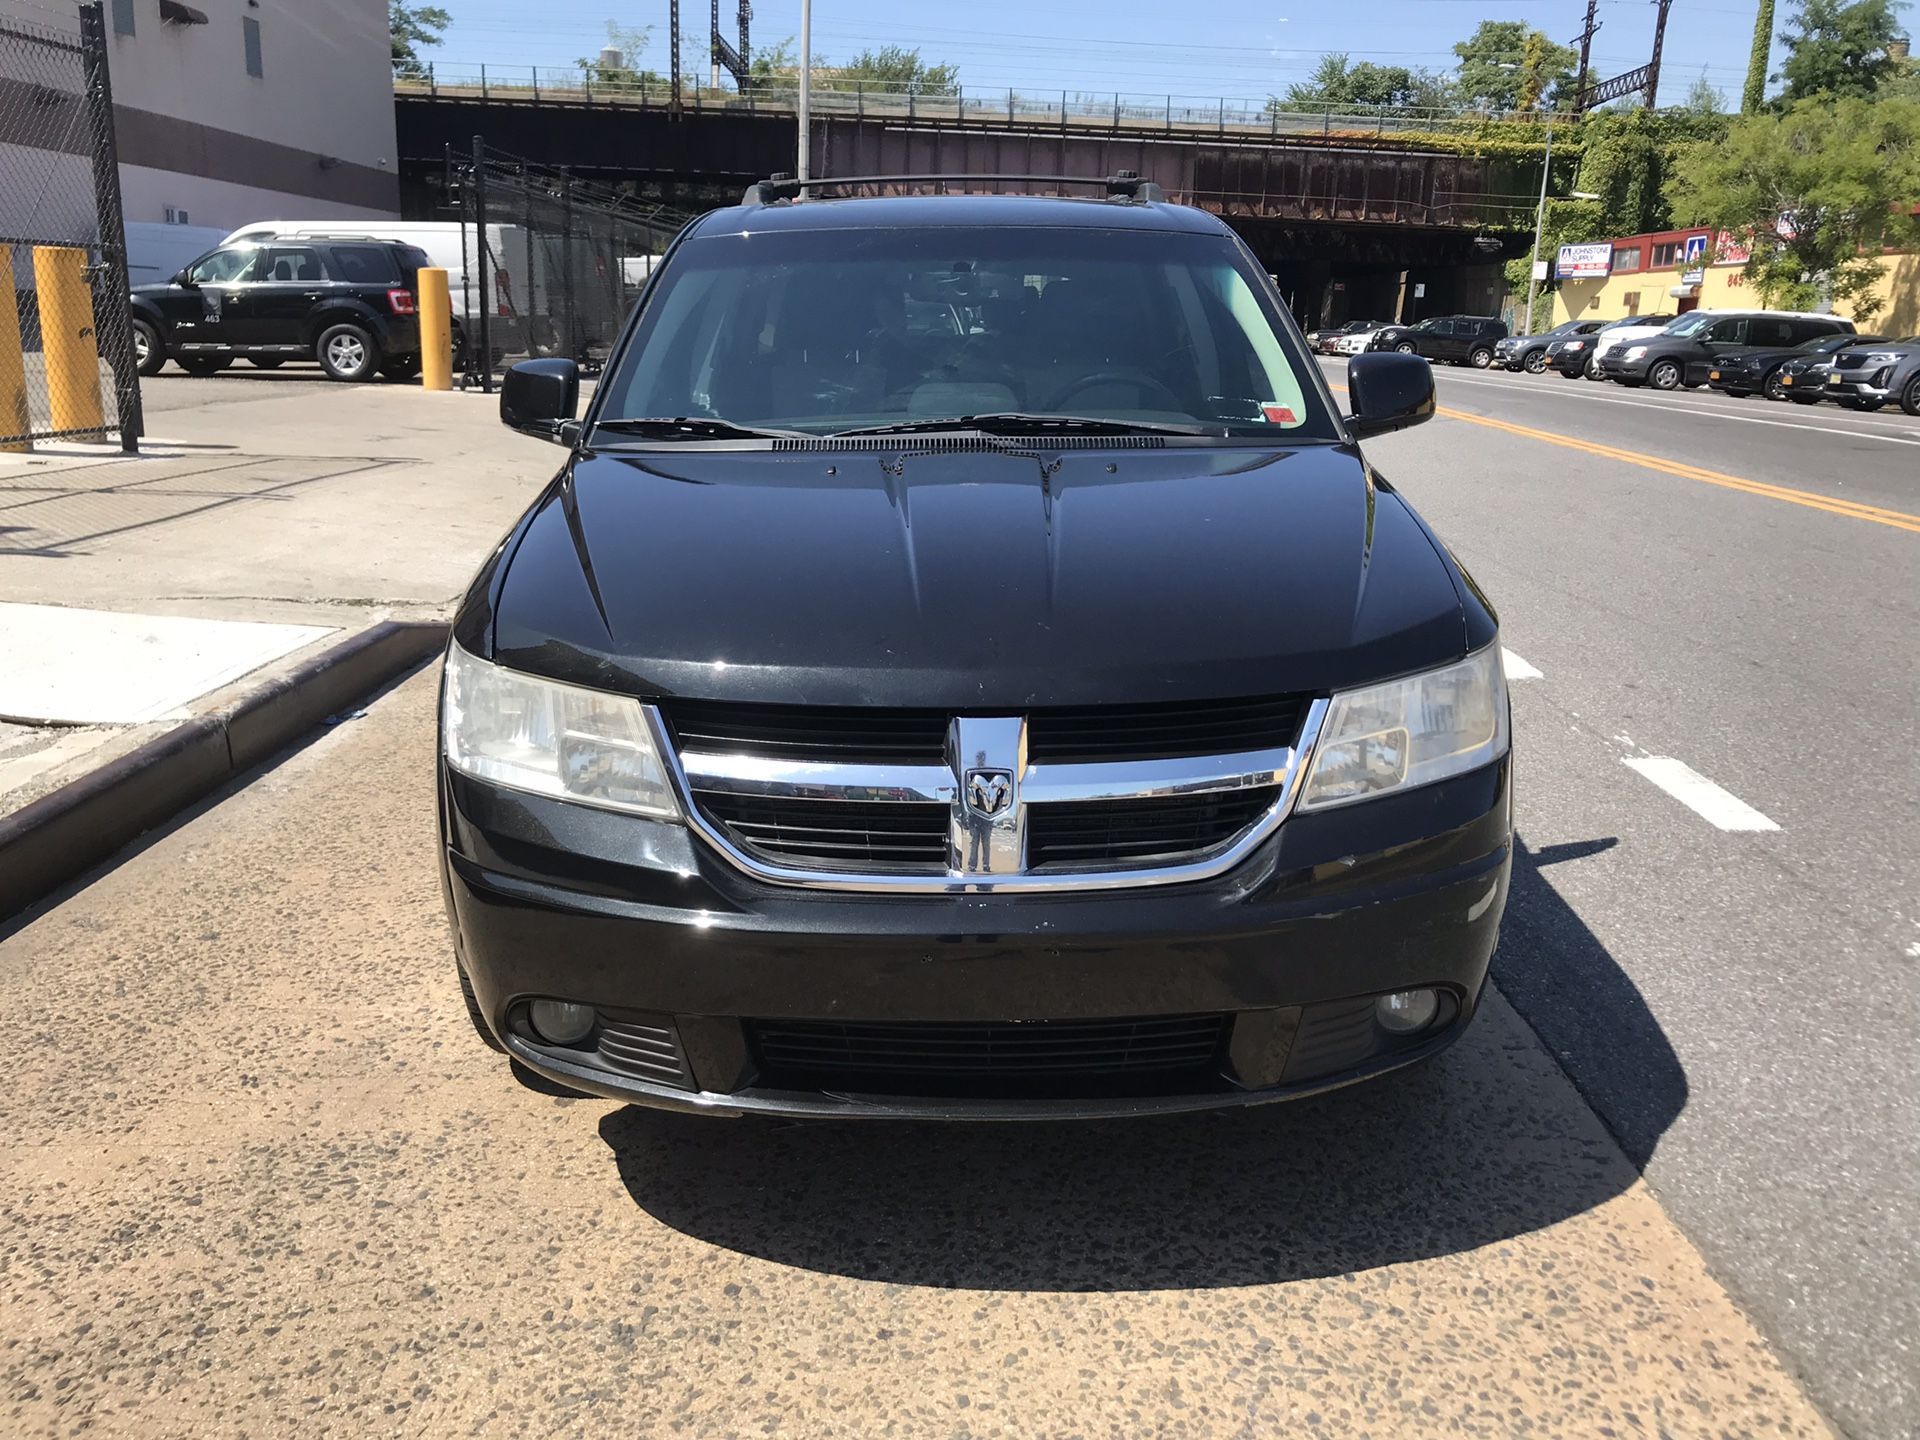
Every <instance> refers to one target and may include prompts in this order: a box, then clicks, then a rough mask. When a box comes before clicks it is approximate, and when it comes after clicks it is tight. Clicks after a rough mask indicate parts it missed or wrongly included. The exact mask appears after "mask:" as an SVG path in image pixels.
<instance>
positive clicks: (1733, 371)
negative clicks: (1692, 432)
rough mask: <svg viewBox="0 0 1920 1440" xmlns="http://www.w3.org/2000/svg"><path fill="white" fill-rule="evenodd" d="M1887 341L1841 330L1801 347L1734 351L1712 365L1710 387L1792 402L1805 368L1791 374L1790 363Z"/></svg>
mask: <svg viewBox="0 0 1920 1440" xmlns="http://www.w3.org/2000/svg"><path fill="white" fill-rule="evenodd" d="M1886 338H1887V337H1886V336H1885V335H1851V334H1848V333H1847V332H1846V331H1844V330H1840V331H1836V332H1834V333H1833V334H1831V335H1816V336H1814V337H1813V338H1812V339H1811V340H1802V341H1801V342H1800V343H1799V344H1798V345H1789V346H1785V347H1782V346H1778V345H1763V346H1760V347H1759V348H1757V349H1749V350H1745V351H1738V352H1732V353H1729V354H1727V355H1725V356H1722V357H1719V358H1716V359H1715V360H1713V361H1711V362H1709V364H1708V365H1707V384H1708V386H1710V387H1711V388H1712V389H1715V390H1722V391H1725V392H1726V393H1727V394H1729V395H1756V394H1757V395H1765V396H1766V397H1767V399H1769V400H1790V399H1792V398H1793V387H1794V385H1795V384H1796V383H1797V382H1798V381H1799V378H1800V375H1801V373H1802V370H1803V369H1804V368H1805V367H1801V369H1796V370H1794V371H1792V372H1789V371H1788V370H1787V366H1788V365H1789V364H1790V363H1791V362H1793V361H1796V360H1810V361H1812V362H1813V363H1815V364H1818V363H1820V362H1821V361H1823V360H1825V359H1827V358H1829V357H1830V356H1832V355H1833V354H1834V353H1835V352H1837V351H1840V350H1846V349H1848V348H1850V347H1852V346H1855V345H1872V344H1876V343H1878V342H1879V341H1882V340H1885V339H1886Z"/></svg>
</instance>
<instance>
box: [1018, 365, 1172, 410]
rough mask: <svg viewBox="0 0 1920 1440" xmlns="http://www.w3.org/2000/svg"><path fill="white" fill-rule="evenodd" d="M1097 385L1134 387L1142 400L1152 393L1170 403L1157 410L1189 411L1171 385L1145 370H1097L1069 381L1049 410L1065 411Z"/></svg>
mask: <svg viewBox="0 0 1920 1440" xmlns="http://www.w3.org/2000/svg"><path fill="white" fill-rule="evenodd" d="M1096 385H1132V386H1133V387H1135V388H1136V389H1138V390H1139V391H1140V392H1141V395H1142V398H1145V396H1146V392H1148V391H1152V392H1154V394H1155V396H1156V397H1157V398H1159V399H1163V400H1166V401H1167V402H1168V403H1167V404H1166V405H1164V406H1161V407H1157V408H1161V409H1166V410H1178V411H1180V412H1182V413H1185V411H1186V409H1187V405H1186V402H1185V401H1183V400H1182V399H1181V398H1180V397H1179V396H1178V395H1176V394H1175V393H1174V391H1173V387H1172V386H1171V385H1168V384H1167V383H1166V382H1165V381H1164V380H1156V379H1155V378H1154V377H1153V376H1151V375H1149V374H1147V373H1146V372H1145V371H1144V370H1096V371H1094V372H1093V373H1092V374H1091V375H1082V376H1081V377H1080V378H1079V379H1077V380H1070V381H1068V382H1067V384H1066V385H1065V387H1064V388H1062V389H1061V390H1059V391H1058V392H1057V393H1055V395H1054V396H1053V398H1052V399H1050V400H1049V401H1047V409H1049V410H1063V409H1065V408H1066V405H1067V401H1068V400H1070V399H1072V398H1073V397H1074V396H1075V395H1078V394H1079V393H1080V392H1081V391H1083V390H1091V389H1093V388H1094V387H1095V386H1096ZM1141 408H1143V409H1148V410H1151V409H1154V408H1156V407H1154V406H1151V405H1146V406H1142V407H1141Z"/></svg>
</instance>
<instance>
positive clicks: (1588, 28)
mask: <svg viewBox="0 0 1920 1440" xmlns="http://www.w3.org/2000/svg"><path fill="white" fill-rule="evenodd" d="M1599 10H1600V0H1587V23H1586V24H1585V25H1583V26H1581V27H1580V36H1579V39H1580V76H1579V78H1578V79H1577V80H1575V81H1574V82H1573V113H1574V114H1576V115H1579V114H1581V113H1583V112H1584V111H1585V110H1586V108H1587V103H1586V102H1587V77H1588V75H1590V74H1591V73H1592V68H1593V67H1592V59H1593V37H1594V36H1595V35H1597V34H1599V32H1600V22H1599V21H1598V20H1597V19H1595V18H1594V17H1595V16H1596V15H1597V14H1598V13H1599Z"/></svg>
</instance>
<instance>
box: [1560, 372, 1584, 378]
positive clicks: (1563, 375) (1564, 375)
mask: <svg viewBox="0 0 1920 1440" xmlns="http://www.w3.org/2000/svg"><path fill="white" fill-rule="evenodd" d="M1560 378H1561V379H1562V380H1579V379H1582V378H1584V376H1583V372H1581V371H1579V370H1562V371H1561V372H1560Z"/></svg>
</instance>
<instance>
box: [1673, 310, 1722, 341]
mask: <svg viewBox="0 0 1920 1440" xmlns="http://www.w3.org/2000/svg"><path fill="white" fill-rule="evenodd" d="M1719 318H1720V317H1719V316H1718V315H1715V314H1714V313H1713V312H1712V311H1711V310H1696V311H1694V312H1693V313H1692V314H1691V315H1682V316H1681V317H1680V318H1679V319H1678V320H1676V321H1674V322H1673V323H1672V324H1671V325H1669V326H1667V334H1669V335H1697V334H1698V333H1699V332H1700V331H1702V330H1704V329H1706V328H1707V326H1709V325H1711V324H1713V322H1714V321H1715V320H1718V319H1719Z"/></svg>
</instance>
